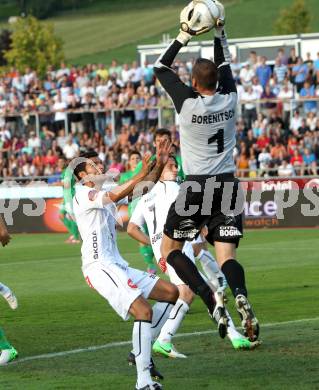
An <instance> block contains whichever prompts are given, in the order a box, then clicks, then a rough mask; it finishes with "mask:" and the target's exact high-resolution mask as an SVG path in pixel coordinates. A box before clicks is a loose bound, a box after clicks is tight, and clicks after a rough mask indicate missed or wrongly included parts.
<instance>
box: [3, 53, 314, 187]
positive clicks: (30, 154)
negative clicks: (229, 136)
mask: <svg viewBox="0 0 319 390" xmlns="http://www.w3.org/2000/svg"><path fill="white" fill-rule="evenodd" d="M192 66H193V61H192V60H189V61H186V62H183V61H181V60H179V59H178V60H176V61H175V63H174V68H175V70H176V72H178V74H179V75H180V77H181V78H182V80H183V81H184V82H185V83H187V84H190V83H191V71H192ZM232 70H233V75H234V77H235V79H236V81H237V85H238V95H239V106H238V121H237V131H238V144H237V146H236V149H235V151H234V157H235V159H236V161H237V168H238V175H239V176H240V177H250V178H254V177H257V176H264V177H269V176H282V177H287V176H300V175H317V173H318V160H319V116H318V114H317V110H318V101H319V53H318V56H317V59H315V60H314V59H312V58H311V56H310V55H308V56H307V58H306V59H302V58H300V57H297V56H296V53H295V52H294V49H292V50H291V52H290V55H289V56H286V55H285V53H284V51H283V50H279V51H278V55H277V58H276V60H275V65H274V66H270V65H268V63H267V58H266V57H264V56H259V55H258V53H256V52H254V51H252V52H251V53H250V54H249V57H248V58H247V61H246V62H244V63H239V62H238V61H237V60H236V59H235V58H234V60H233V63H232ZM163 125H165V126H167V127H169V128H170V129H171V130H172V134H173V140H174V143H175V145H176V146H178V145H179V134H178V120H176V118H175V114H174V111H173V108H172V106H171V102H170V100H169V99H168V97H167V96H166V95H165V93H164V92H163V90H162V89H161V87H160V85H158V83H157V82H156V80H155V78H154V73H153V68H152V65H150V64H147V63H145V64H144V66H142V67H141V66H139V65H138V64H137V62H133V63H132V64H131V65H128V64H123V65H119V64H118V63H117V61H115V60H114V61H113V62H112V64H111V66H110V67H109V68H107V67H106V66H105V65H103V64H90V65H87V66H84V67H79V66H70V67H68V65H66V64H64V63H63V64H61V66H60V69H54V68H53V67H52V66H49V67H48V70H47V74H46V77H45V79H43V80H42V79H40V78H39V77H38V75H37V74H36V73H35V72H34V71H32V69H26V70H25V72H23V73H22V74H21V73H19V72H18V71H17V70H16V69H11V70H10V71H9V72H8V73H7V74H3V75H2V76H1V77H0V177H1V178H2V180H3V179H10V178H13V177H15V178H25V179H30V178H36V177H47V178H48V177H50V178H49V179H48V181H49V182H54V181H55V179H54V178H56V180H58V179H59V175H60V174H61V171H62V169H63V163H62V162H61V161H60V160H61V159H60V157H61V156H63V157H64V158H66V159H72V158H74V157H76V156H77V155H78V153H79V152H80V151H81V150H84V149H86V148H94V149H96V150H97V151H98V152H99V156H100V158H101V159H102V160H103V161H104V162H105V164H106V166H107V167H113V168H114V167H116V168H117V169H119V170H120V171H124V170H125V169H126V165H127V160H128V155H129V152H130V150H133V149H134V150H138V151H140V152H141V154H144V153H145V152H146V151H149V150H151V149H152V138H153V136H152V134H153V133H154V130H155V129H156V127H158V126H163Z"/></svg>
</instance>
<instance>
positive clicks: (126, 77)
mask: <svg viewBox="0 0 319 390" xmlns="http://www.w3.org/2000/svg"><path fill="white" fill-rule="evenodd" d="M120 77H121V79H122V81H123V83H124V84H126V83H128V82H129V81H131V77H132V70H131V69H130V68H129V66H128V64H124V65H123V69H122V72H121V76H120Z"/></svg>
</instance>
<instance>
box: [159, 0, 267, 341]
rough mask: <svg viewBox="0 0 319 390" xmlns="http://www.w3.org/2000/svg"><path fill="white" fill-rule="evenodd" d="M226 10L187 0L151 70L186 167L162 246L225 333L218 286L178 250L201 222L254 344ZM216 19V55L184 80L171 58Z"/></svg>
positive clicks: (205, 1)
mask: <svg viewBox="0 0 319 390" xmlns="http://www.w3.org/2000/svg"><path fill="white" fill-rule="evenodd" d="M199 4H200V6H199ZM203 6H204V7H205V6H206V9H207V12H210V15H211V21H212V23H211V25H205V24H204V23H205V22H206V21H207V14H206V15H203V13H202V14H201V12H203V11H202V10H203V9H204V8H203ZM224 17H225V14H224V7H223V6H222V4H220V3H219V2H218V1H213V0H202V1H193V2H191V3H190V4H189V5H188V6H187V7H186V8H185V9H184V10H183V11H182V13H181V27H182V29H181V32H180V34H179V35H178V37H177V38H176V40H174V41H173V42H172V43H171V44H170V46H169V47H168V49H167V50H166V51H165V52H164V53H163V55H162V56H161V57H160V58H159V60H158V61H157V63H156V65H155V74H156V76H157V78H158V79H159V81H160V83H161V84H162V86H163V88H164V89H165V90H166V92H167V93H168V94H169V95H170V97H171V99H172V100H173V103H174V106H175V109H176V111H177V113H178V114H179V120H180V143H181V156H182V163H183V170H184V172H185V174H186V182H185V183H183V185H182V187H181V190H180V193H179V195H178V197H177V199H176V201H175V203H173V204H172V206H171V208H170V210H169V213H168V216H167V221H166V225H165V229H164V233H165V234H164V237H163V241H162V247H161V251H162V256H163V257H164V258H165V259H166V261H167V262H168V264H170V265H171V266H172V267H173V268H174V269H175V271H176V273H177V275H178V276H179V277H180V279H182V280H183V281H184V282H185V284H187V285H188V286H189V287H190V288H191V289H192V290H193V291H194V293H196V294H198V295H199V296H200V297H201V299H202V300H203V302H204V303H205V305H206V306H207V308H208V312H209V314H210V316H211V317H212V318H213V319H214V320H215V321H216V323H217V325H218V330H219V334H220V336H221V337H222V338H224V337H225V336H226V332H227V322H228V318H227V314H226V310H225V306H224V296H223V292H222V291H220V292H219V293H218V294H217V295H216V293H215V295H213V294H212V291H211V289H210V287H209V286H208V285H207V283H206V282H205V281H204V279H203V278H202V277H201V275H200V273H199V272H198V270H197V268H196V266H195V265H194V264H193V262H192V261H191V260H190V259H189V258H188V257H187V256H186V255H185V254H184V253H182V248H183V245H184V242H185V241H186V240H188V241H191V240H193V239H194V238H196V237H197V236H198V235H199V234H200V232H201V231H202V230H203V229H204V230H205V231H206V233H207V235H206V239H207V241H208V242H209V243H210V244H212V245H214V247H215V251H216V258H217V262H218V264H219V266H220V268H221V270H222V272H223V273H224V275H225V277H226V279H227V282H228V285H229V287H230V289H231V291H232V293H233V296H234V298H235V305H236V309H237V311H238V312H239V315H240V317H241V321H242V326H243V328H244V331H245V335H246V336H247V337H248V338H249V340H250V341H251V342H253V343H255V345H256V346H257V345H259V342H258V341H257V339H258V335H259V324H258V321H257V318H256V316H255V314H254V312H253V310H252V307H251V305H250V303H249V301H248V299H247V296H248V293H247V287H246V282H245V272H244V269H243V267H242V266H241V264H240V263H239V262H238V261H237V256H236V248H237V247H238V245H239V241H240V239H241V238H242V236H243V227H242V211H243V202H244V197H243V192H242V190H241V187H240V183H239V181H238V180H237V179H236V178H235V176H234V172H235V163H234V159H233V150H234V147H235V144H236V107H237V90H236V85H235V82H234V80H233V77H232V72H231V68H230V62H231V58H230V52H229V48H228V43H227V37H226V33H225V29H224V20H225V19H224ZM213 27H214V30H215V38H214V62H212V61H210V60H207V59H203V58H199V59H198V60H197V61H196V63H195V64H194V67H193V72H192V87H189V86H187V85H185V84H184V83H183V82H182V81H181V80H180V79H179V77H178V76H177V74H176V73H175V72H174V71H173V70H172V68H171V65H172V63H173V61H174V59H175V57H176V55H177V54H178V52H179V51H180V50H181V48H182V47H183V46H186V45H187V44H188V42H189V40H190V39H191V38H192V36H193V35H199V34H201V33H203V32H207V31H209V30H210V29H212V28H213Z"/></svg>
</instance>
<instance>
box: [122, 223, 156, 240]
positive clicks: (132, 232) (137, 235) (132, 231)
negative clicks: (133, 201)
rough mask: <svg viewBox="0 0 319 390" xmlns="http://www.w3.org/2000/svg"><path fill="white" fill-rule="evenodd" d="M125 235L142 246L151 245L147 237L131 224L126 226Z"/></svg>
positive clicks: (136, 226)
mask: <svg viewBox="0 0 319 390" xmlns="http://www.w3.org/2000/svg"><path fill="white" fill-rule="evenodd" d="M127 234H128V235H129V236H131V237H132V238H134V240H136V241H138V242H140V243H141V244H143V245H151V242H150V239H149V237H148V236H147V235H146V234H145V233H143V232H142V230H141V229H140V227H139V226H138V225H135V223H133V222H129V224H128V225H127Z"/></svg>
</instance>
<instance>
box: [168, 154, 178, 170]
mask: <svg viewBox="0 0 319 390" xmlns="http://www.w3.org/2000/svg"><path fill="white" fill-rule="evenodd" d="M169 158H171V159H172V160H174V162H175V165H176V167H177V168H178V162H177V159H176V156H175V155H174V154H170V155H169Z"/></svg>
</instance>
